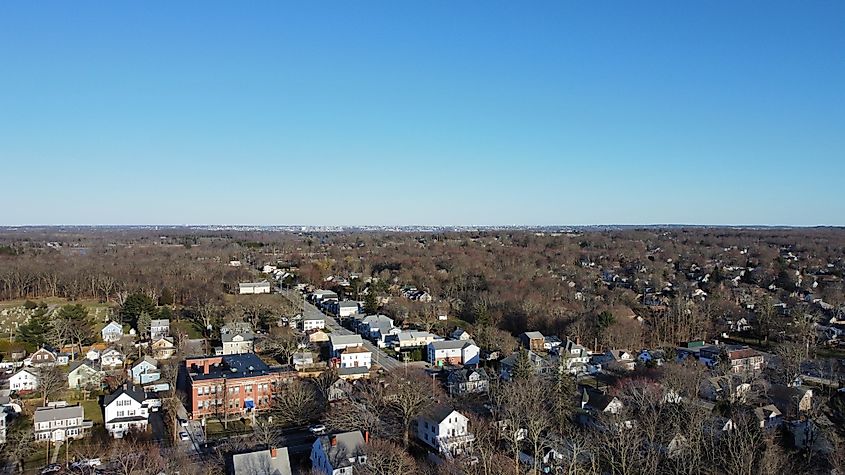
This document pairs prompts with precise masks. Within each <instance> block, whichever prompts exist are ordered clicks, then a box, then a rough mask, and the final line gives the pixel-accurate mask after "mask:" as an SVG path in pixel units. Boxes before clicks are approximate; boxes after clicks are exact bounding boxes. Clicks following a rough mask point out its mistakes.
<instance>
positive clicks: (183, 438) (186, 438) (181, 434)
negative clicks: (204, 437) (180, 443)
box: [179, 432, 191, 440]
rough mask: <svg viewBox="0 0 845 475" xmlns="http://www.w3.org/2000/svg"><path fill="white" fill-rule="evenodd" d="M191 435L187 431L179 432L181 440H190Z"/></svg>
mask: <svg viewBox="0 0 845 475" xmlns="http://www.w3.org/2000/svg"><path fill="white" fill-rule="evenodd" d="M190 438H191V436H189V435H188V433H187V432H180V433H179V440H188V439H190Z"/></svg>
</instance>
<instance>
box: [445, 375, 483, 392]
mask: <svg viewBox="0 0 845 475" xmlns="http://www.w3.org/2000/svg"><path fill="white" fill-rule="evenodd" d="M446 386H447V387H448V388H449V394H450V395H451V396H463V395H465V394H478V393H486V392H487V390H488V389H489V388H490V378H489V377H488V376H487V371H485V370H484V368H460V369H456V370H454V371H450V372H449V375H448V376H447V377H446Z"/></svg>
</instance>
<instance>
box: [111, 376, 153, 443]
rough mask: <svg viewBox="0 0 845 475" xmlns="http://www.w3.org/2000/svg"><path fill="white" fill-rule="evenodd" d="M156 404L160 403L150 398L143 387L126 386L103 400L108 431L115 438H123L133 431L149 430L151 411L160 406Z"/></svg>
mask: <svg viewBox="0 0 845 475" xmlns="http://www.w3.org/2000/svg"><path fill="white" fill-rule="evenodd" d="M156 402H158V403H160V401H155V402H154V401H152V400H151V398H148V397H147V394H146V393H145V392H144V390H143V389H142V388H141V387H139V386H135V385H129V384H124V385H123V387H121V388H119V389H118V390H117V391H115V392H113V393H112V394H110V395H108V396H105V397H104V398H103V421H104V422H105V425H106V430H107V431H108V432H109V434H111V436H112V437H114V438H122V437H123V436H124V435H126V433H127V432H129V431H131V430H137V431H145V430H147V424H148V423H149V418H150V411H151V410H152V409H153V408H154V407H156V406H157V405H158V404H156Z"/></svg>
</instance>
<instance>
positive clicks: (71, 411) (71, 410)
mask: <svg viewBox="0 0 845 475" xmlns="http://www.w3.org/2000/svg"><path fill="white" fill-rule="evenodd" d="M77 417H79V418H83V417H85V412H84V409H82V406H79V405H77V406H60V407H39V408H36V409H35V413H33V415H32V421H33V422H35V423H36V424H37V423H39V422H49V421H60V420H65V419H75V418H77Z"/></svg>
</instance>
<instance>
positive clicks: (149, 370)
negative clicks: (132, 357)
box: [129, 356, 161, 385]
mask: <svg viewBox="0 0 845 475" xmlns="http://www.w3.org/2000/svg"><path fill="white" fill-rule="evenodd" d="M129 374H130V376H132V382H133V383H135V384H142V385H143V384H148V383H152V382H153V381H158V380H159V379H161V371H159V369H158V362H157V361H156V360H155V359H154V358H151V357H150V356H144V357H143V358H142V359H140V360H138V361H137V362H136V363H135V364H134V365H132V367H131V368H129Z"/></svg>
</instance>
